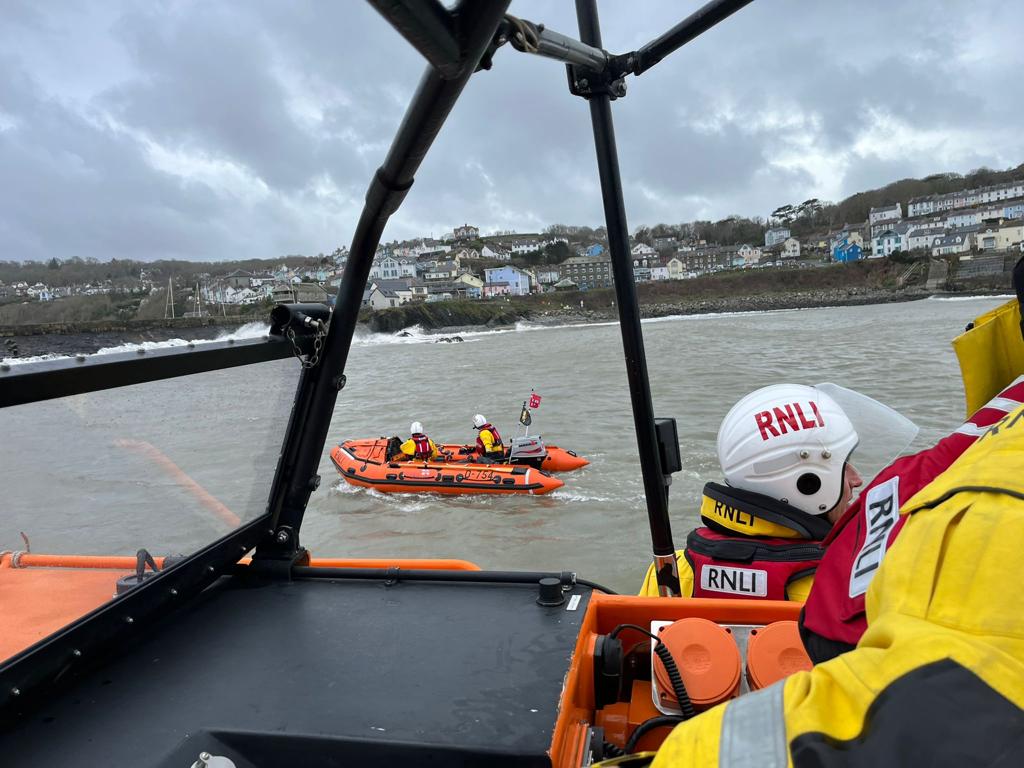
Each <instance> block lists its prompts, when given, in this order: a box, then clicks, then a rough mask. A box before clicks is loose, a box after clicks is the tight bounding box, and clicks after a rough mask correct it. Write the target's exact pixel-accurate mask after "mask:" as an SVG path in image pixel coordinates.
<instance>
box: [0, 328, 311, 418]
mask: <svg viewBox="0 0 1024 768" xmlns="http://www.w3.org/2000/svg"><path fill="white" fill-rule="evenodd" d="M297 341H298V343H299V344H300V348H303V345H307V346H308V339H307V338H306V337H297ZM304 351H306V350H305V349H304ZM294 354H295V350H294V348H293V347H292V345H291V343H290V342H289V341H288V340H287V339H285V338H284V337H283V336H269V335H268V336H265V337H263V338H261V339H239V340H232V339H228V340H225V341H209V342H204V341H197V342H189V343H188V344H186V345H182V346H176V347H166V348H161V349H148V350H147V349H142V348H139V349H138V350H137V351H135V352H118V353H112V354H107V355H76V356H74V357H60V358H55V359H52V360H40V361H38V362H31V363H14V364H7V363H3V364H0V408H7V407H9V406H13V405H24V404H26V403H36V402H39V401H42V400H51V399H53V398H57V397H67V396H69V395H81V394H85V393H87V392H98V391H100V390H103V389H114V388H116V387H126V386H129V385H132V384H142V383H145V382H149V381H160V380H162V379H172V378H176V377H178V376H188V375H189V374H193V373H205V372H207V371H216V370H220V369H222V368H234V367H237V366H241V365H251V364H253V363H266V362H270V361H272V360H284V359H286V358H288V357H290V356H292V355H294Z"/></svg>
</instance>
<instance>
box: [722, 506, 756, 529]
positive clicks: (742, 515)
mask: <svg viewBox="0 0 1024 768" xmlns="http://www.w3.org/2000/svg"><path fill="white" fill-rule="evenodd" d="M715 515H716V516H717V517H720V518H722V519H723V520H731V521H732V522H734V523H736V524H738V525H747V526H752V525H753V524H754V516H753V515H752V514H750V513H749V512H744V511H743V510H742V509H737V508H736V507H730V506H729V505H728V504H726V503H724V502H721V501H716V502H715Z"/></svg>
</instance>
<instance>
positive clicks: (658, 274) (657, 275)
mask: <svg viewBox="0 0 1024 768" xmlns="http://www.w3.org/2000/svg"><path fill="white" fill-rule="evenodd" d="M668 279H669V273H668V264H656V265H655V266H653V267H651V280H668Z"/></svg>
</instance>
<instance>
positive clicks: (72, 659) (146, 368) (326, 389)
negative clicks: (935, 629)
mask: <svg viewBox="0 0 1024 768" xmlns="http://www.w3.org/2000/svg"><path fill="white" fill-rule="evenodd" d="M750 1H751V0H712V2H710V3H708V4H707V5H706V6H704V7H703V8H702V9H701V10H699V11H697V12H696V13H694V14H692V15H691V16H690V17H689V18H687V19H686V20H684V21H683V22H681V23H680V24H679V25H677V26H676V27H674V28H673V29H671V30H669V31H668V32H666V33H665V34H664V35H662V36H661V37H659V38H657V39H655V40H654V41H652V42H651V43H649V44H648V45H646V46H643V47H642V48H640V49H639V50H637V51H633V52H630V53H626V54H619V55H613V54H610V53H608V52H607V51H605V50H603V49H602V48H601V34H600V27H599V23H598V16H597V10H596V4H595V0H577V3H576V7H577V16H578V21H579V29H580V32H579V36H580V39H579V40H576V39H573V38H571V37H568V36H565V35H561V34H558V33H556V32H553V31H552V30H548V29H545V28H544V27H543V26H542V25H538V24H533V23H531V22H528V21H524V20H522V19H516V18H514V17H511V16H507V15H506V13H505V12H506V9H507V7H508V4H509V0H492V1H490V2H474V1H473V0H461V2H459V3H458V4H457V5H456V6H455V7H454V8H453V9H452V10H448V9H447V8H445V7H444V6H443V5H442V4H441V3H440V2H437V0H371V3H372V4H373V5H374V6H375V7H376V8H377V10H378V11H380V13H381V14H382V15H383V16H384V17H385V18H386V19H387V20H388V21H389V22H390V23H391V24H392V25H393V26H394V27H395V28H396V29H397V30H398V31H399V32H400V33H401V34H402V35H403V36H404V37H405V38H406V39H407V40H408V41H409V42H410V43H412V44H413V45H414V46H415V47H416V49H417V50H418V51H420V53H422V54H423V56H424V57H425V58H426V59H427V62H428V67H427V70H426V72H425V74H424V75H423V77H422V79H421V81H420V84H419V87H418V89H417V91H416V94H415V96H414V98H413V100H412V102H411V103H410V105H409V107H408V109H407V111H406V114H405V117H404V119H403V121H402V124H401V126H400V128H399V130H398V133H397V135H396V137H395V139H394V141H393V143H392V145H391V148H390V150H389V152H388V155H387V157H386V159H385V161H384V163H383V165H382V166H381V167H380V168H379V169H378V170H377V172H376V174H375V175H374V178H373V180H372V181H371V183H370V186H369V188H368V190H367V193H366V204H365V207H364V209H363V211H362V214H361V216H360V219H359V222H358V225H357V227H356V230H355V234H354V236H353V240H352V245H351V250H350V257H349V261H348V265H347V267H346V270H345V273H344V276H343V279H342V282H341V285H340V287H339V289H338V293H337V297H336V304H335V310H334V313H333V317H332V318H331V320H330V324H329V327H328V330H327V334H326V338H325V339H323V348H322V350H321V352H320V354H319V356H318V359H319V362H318V364H316V365H313V366H311V367H308V368H306V369H305V370H304V371H303V374H302V377H301V379H300V383H299V386H298V390H297V393H296V398H295V402H294V405H293V410H292V414H291V418H290V420H289V424H288V427H287V430H286V434H285V438H284V442H283V446H282V453H281V458H280V461H279V465H278V468H277V472H276V474H275V478H274V482H273V486H272V490H271V496H270V498H269V500H268V506H267V510H266V513H265V514H264V515H262V516H260V517H259V518H257V519H255V520H253V521H252V522H250V523H248V524H246V525H244V526H242V527H240V528H239V529H237V530H236V531H234V532H232V533H231V534H229V535H228V536H226V537H224V538H222V539H221V540H219V541H216V542H214V543H212V544H210V545H209V546H208V547H206V548H204V549H203V550H201V551H200V552H198V553H196V554H194V555H192V556H191V557H189V558H187V559H185V560H184V561H182V562H180V563H178V564H177V565H175V566H174V567H172V568H169V569H168V570H166V571H164V572H161V573H160V574H158V575H157V576H156V577H154V578H152V579H149V580H148V581H146V582H144V583H142V584H141V585H139V586H138V587H136V588H135V589H133V590H131V591H130V592H129V593H127V594H125V595H123V596H122V597H120V598H118V599H117V600H116V601H114V602H112V603H108V604H107V605H104V606H102V607H100V608H98V609H96V610H95V611H93V612H92V613H90V614H89V615H87V616H86V617H84V618H83V619H81V620H79V621H77V622H76V623H74V624H72V625H70V626H69V627H66V628H65V629H63V630H61V631H59V632H58V633H57V634H55V635H53V636H52V637H50V638H47V639H46V640H44V641H41V642H40V643H39V644H37V645H35V646H33V647H32V648H30V649H27V650H26V651H24V652H22V653H21V654H19V655H18V656H16V657H15V658H13V659H10V660H8V661H7V662H4V663H3V664H2V665H0V712H10V711H18V710H20V709H21V706H22V705H21V702H23V701H26V700H27V699H29V698H31V697H32V696H33V695H36V696H39V695H41V694H43V693H45V692H46V691H47V690H48V689H49V687H50V686H51V685H53V683H54V682H55V681H57V680H60V679H61V678H62V677H64V676H65V675H66V674H68V672H69V670H74V669H75V668H76V666H77V665H80V664H83V663H88V660H89V659H90V656H92V655H93V654H94V653H100V652H102V651H103V650H109V649H110V648H111V647H113V646H114V645H115V644H116V643H117V642H121V641H123V640H124V638H125V637H128V636H129V635H130V634H131V633H133V632H136V633H137V632H138V631H140V630H141V629H142V628H144V627H146V626H147V625H149V624H151V623H152V622H155V621H156V620H158V619H160V618H162V617H165V616H166V615H167V614H168V613H170V612H171V611H172V610H174V609H175V608H177V607H180V606H182V605H185V604H188V602H189V601H190V600H193V599H195V598H196V597H197V596H198V595H199V594H200V593H201V592H202V591H203V590H205V589H207V587H209V586H210V584H212V583H213V582H214V581H215V580H217V579H218V578H219V577H221V576H222V575H225V574H229V573H231V572H232V568H233V566H234V565H235V564H236V563H237V562H238V560H239V559H240V558H241V557H242V555H244V554H245V553H246V552H248V551H250V550H252V549H253V548H254V547H255V548H256V556H255V558H254V568H253V570H256V571H261V572H263V573H265V574H267V575H274V574H279V575H283V576H288V575H290V574H291V573H292V569H293V567H294V566H295V565H301V564H302V562H303V556H304V552H303V550H302V548H301V546H300V541H299V532H300V529H301V525H302V519H303V515H304V513H305V509H306V506H307V504H308V501H309V497H310V494H311V493H312V492H313V490H314V489H315V488H316V487H317V485H318V483H319V477H318V476H317V467H318V464H319V460H320V457H321V455H322V452H323V449H324V446H325V442H326V438H327V432H328V427H329V425H330V422H331V416H332V413H333V409H334V406H335V403H336V400H337V397H338V393H339V391H340V390H341V389H342V388H343V387H344V385H345V366H346V362H347V359H348V354H349V350H350V348H351V342H352V337H353V333H354V331H355V326H356V321H357V316H358V312H359V308H360V304H361V297H362V293H363V290H364V288H365V285H366V282H367V278H368V275H369V271H370V267H371V263H372V259H373V255H374V252H375V251H376V248H377V246H378V244H379V242H380V237H381V234H382V232H383V230H384V227H385V224H386V223H387V221H388V219H389V218H390V216H391V215H392V214H393V213H394V212H395V211H396V210H397V209H398V207H399V205H400V204H401V202H402V200H403V198H404V197H405V195H406V194H407V192H408V191H409V189H410V188H411V186H412V183H413V180H414V176H415V173H416V170H417V169H418V168H419V165H420V163H421V162H422V161H423V158H424V157H425V155H426V153H427V151H428V150H429V148H430V146H431V144H432V143H433V141H434V138H435V137H436V136H437V135H438V133H439V131H440V130H441V127H442V126H443V124H444V121H445V119H446V118H447V116H448V114H449V112H450V111H451V109H452V107H453V106H454V104H455V102H456V100H457V99H458V98H459V95H460V94H461V93H462V90H463V88H464V87H465V86H466V83H467V82H468V81H469V78H470V77H471V76H472V75H473V74H474V73H475V72H476V71H478V70H479V69H487V68H489V67H490V66H491V63H492V57H493V55H494V53H495V51H496V50H497V49H498V48H499V47H501V46H502V45H505V44H511V45H512V46H513V47H515V48H517V49H519V50H522V51H525V52H528V53H536V54H539V55H543V56H547V57H551V58H554V59H557V60H559V61H562V62H565V63H566V65H567V72H568V80H569V89H570V91H571V92H572V93H574V94H576V95H579V96H582V97H584V98H586V99H587V100H588V101H589V103H590V111H591V120H592V123H593V130H594V141H595V146H596V151H597V161H598V171H599V174H600V179H601V186H602V194H603V201H604V209H605V217H606V222H607V230H608V237H609V245H610V250H611V256H612V261H613V272H614V276H615V291H616V297H617V302H616V303H617V306H618V311H619V319H620V327H621V332H622V341H623V348H624V353H625V358H626V370H627V375H628V381H629V387H630V394H631V397H632V403H633V419H634V426H635V429H636V435H637V444H638V448H639V453H640V458H641V466H642V471H643V479H644V490H645V495H646V504H647V511H648V519H649V523H650V529H651V538H652V545H653V553H654V559H655V563H656V565H657V570H658V583H659V586H660V588H661V590H662V592H663V594H678V592H679V582H678V571H677V567H676V562H675V556H674V547H673V543H672V533H671V526H670V523H669V516H668V502H667V492H666V486H665V480H664V477H663V469H662V464H661V459H660V457H659V442H658V437H657V434H656V428H655V419H654V409H653V405H652V401H651V392H650V385H649V382H648V375H647V363H646V357H645V353H644V344H643V334H642V330H641V325H640V311H639V306H638V302H637V296H636V288H635V284H634V280H633V270H632V264H631V259H630V253H629V247H628V229H627V222H626V215H625V206H624V202H623V196H622V185H621V179H620V175H619V167H618V159H617V152H616V146H615V134H614V127H613V124H612V116H611V108H610V103H611V101H612V100H614V99H617V98H621V97H623V96H624V95H625V92H626V87H625V78H626V77H627V76H628V75H630V74H632V75H639V74H641V73H643V72H645V71H646V70H647V69H649V68H650V67H652V66H654V65H655V64H656V63H657V62H658V61H660V60H661V59H662V58H663V57H664V56H666V55H668V54H669V53H671V52H672V51H674V50H676V49H677V48H679V47H680V46H682V45H684V44H685V43H687V42H689V41H690V40H692V39H693V38H695V37H696V36H697V35H699V34H701V33H702V32H704V31H706V30H707V29H709V28H711V27H712V26H714V25H715V24H717V23H718V22H719V21H721V20H723V19H724V18H726V17H728V16H729V15H731V14H732V13H734V12H736V11H737V10H739V9H740V8H742V7H744V6H745V5H747V4H748V3H749V2H750ZM308 311H312V310H308ZM310 319H311V318H309V317H308V316H306V315H304V314H303V313H302V312H301V311H294V312H293V313H292V314H291V315H288V314H287V313H286V314H285V316H283V317H279V318H278V320H280V322H276V323H275V328H274V329H273V330H272V335H271V336H270V337H269V338H267V339H266V340H263V341H259V342H251V343H245V344H239V345H234V346H232V345H227V344H224V345H218V346H215V347H213V348H210V349H209V351H207V352H202V353H197V352H193V351H191V350H183V351H177V350H172V351H168V352H163V353H160V354H159V355H155V356H154V355H150V356H146V357H142V358H140V357H138V356H131V355H127V356H120V357H117V358H110V359H104V360H102V361H81V360H79V361H75V360H69V361H59V362H54V363H44V364H29V365H23V366H16V367H14V368H10V367H7V368H4V367H0V408H3V407H7V406H13V405H18V404H23V403H28V402H35V401H38V400H45V399H47V398H52V397H60V396H64V395H69V394H77V393H82V392H91V391H96V390H99V389H107V388H112V387H120V386H126V385H129V384H134V383H139V382H143V381H154V380H159V379H167V378H174V377H177V376H183V375H186V374H189V373H194V372H197V371H205V370H216V369H218V368H222V367H229V366H235V365H247V364H251V363H258V362H261V361H265V360H271V359H280V358H283V357H286V356H288V355H290V354H291V352H292V349H293V345H292V344H288V343H286V342H285V334H286V333H288V331H291V332H293V333H296V334H298V335H297V336H293V337H292V338H293V340H295V341H296V342H297V344H298V346H299V347H300V350H301V351H303V352H305V353H306V354H307V356H308V354H309V352H310V350H311V348H312V342H311V337H310V335H309V329H310V328H316V327H318V325H317V323H316V322H315V318H313V320H314V322H310ZM307 362H308V359H307ZM530 576H531V578H532V577H533V576H535V574H532V575H530ZM556 576H557V574H556ZM573 580H574V583H580V584H583V583H584V582H582V581H579V582H576V581H575V579H574V577H573Z"/></svg>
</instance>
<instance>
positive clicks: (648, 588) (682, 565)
mask: <svg viewBox="0 0 1024 768" xmlns="http://www.w3.org/2000/svg"><path fill="white" fill-rule="evenodd" d="M684 552H685V550H682V549H679V550H676V562H677V563H679V593H680V594H681V595H682V596H683V597H691V596H692V595H693V569H692V568H691V567H690V564H689V563H688V562H687V561H686V557H685V556H684ZM813 584H814V574H813V573H812V574H810V575H809V576H802V577H800V578H799V579H794V580H793V581H791V582H790V583H789V585H788V586H787V587H786V598H787V599H789V600H797V601H799V602H801V603H805V602H807V595H809V594H810V593H811V585H813ZM639 594H640V597H658V595H659V594H660V593H659V592H658V580H657V578H656V577H655V573H654V563H651V565H650V566H649V567H648V568H647V575H645V576H644V583H643V586H642V587H640V593H639Z"/></svg>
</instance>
